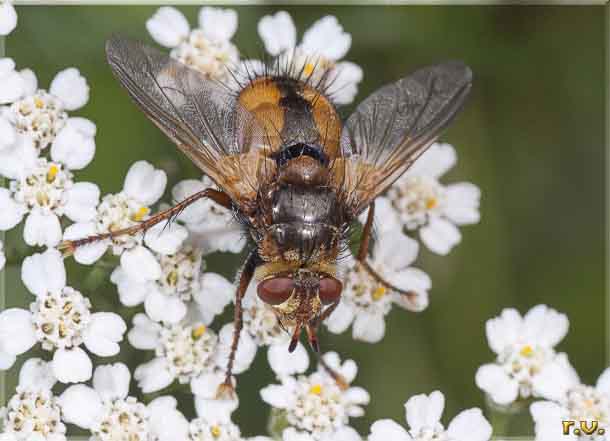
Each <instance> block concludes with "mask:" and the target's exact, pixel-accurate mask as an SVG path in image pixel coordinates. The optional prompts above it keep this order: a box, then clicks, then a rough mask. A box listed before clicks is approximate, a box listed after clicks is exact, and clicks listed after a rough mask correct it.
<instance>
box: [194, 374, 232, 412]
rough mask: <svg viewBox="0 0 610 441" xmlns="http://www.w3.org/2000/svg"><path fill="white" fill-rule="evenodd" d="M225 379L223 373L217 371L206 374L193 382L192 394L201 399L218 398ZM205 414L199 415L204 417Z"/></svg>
mask: <svg viewBox="0 0 610 441" xmlns="http://www.w3.org/2000/svg"><path fill="white" fill-rule="evenodd" d="M224 379H225V375H224V373H223V372H221V371H219V370H217V371H214V372H204V373H203V374H201V375H200V376H198V377H197V378H195V379H194V380H193V381H191V392H193V395H195V396H196V397H200V398H206V399H212V398H214V397H216V393H217V392H218V386H220V385H221V384H222V383H223V382H224ZM202 415H203V414H201V413H200V414H199V416H202Z"/></svg>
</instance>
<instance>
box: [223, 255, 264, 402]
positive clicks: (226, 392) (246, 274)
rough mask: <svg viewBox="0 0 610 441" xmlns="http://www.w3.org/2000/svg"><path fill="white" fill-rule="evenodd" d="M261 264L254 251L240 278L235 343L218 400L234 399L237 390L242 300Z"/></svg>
mask: <svg viewBox="0 0 610 441" xmlns="http://www.w3.org/2000/svg"><path fill="white" fill-rule="evenodd" d="M258 263H259V257H258V253H257V251H256V250H253V251H252V252H251V253H250V255H249V256H248V258H247V259H246V263H245V264H244V266H243V268H242V270H241V274H240V276H239V284H238V285H237V292H236V293H235V312H234V319H233V324H234V326H235V327H234V329H233V342H232V343H231V353H230V354H229V361H228V363H227V370H226V374H225V381H224V382H223V383H222V384H221V385H220V386H219V387H218V391H217V393H216V396H217V397H218V398H232V397H233V396H234V393H235V390H234V387H233V382H232V376H233V364H234V363H235V354H236V352H237V348H238V346H239V337H240V335H241V330H242V328H243V308H242V300H243V298H244V295H245V294H246V290H247V289H248V285H249V284H250V281H251V280H252V277H253V276H254V270H255V269H256V267H257V265H258Z"/></svg>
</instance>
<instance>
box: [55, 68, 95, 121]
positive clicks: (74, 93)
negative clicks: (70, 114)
mask: <svg viewBox="0 0 610 441" xmlns="http://www.w3.org/2000/svg"><path fill="white" fill-rule="evenodd" d="M49 92H51V94H52V95H55V96H56V97H57V98H59V99H61V100H62V101H63V103H64V107H65V108H66V110H77V109H80V108H81V107H83V106H84V105H85V104H87V101H89V85H88V84H87V80H86V79H85V77H83V76H82V75H81V74H80V72H79V71H78V69H76V68H75V67H70V68H68V69H65V70H62V71H61V72H59V73H58V74H57V75H55V78H53V81H51V87H50V88H49Z"/></svg>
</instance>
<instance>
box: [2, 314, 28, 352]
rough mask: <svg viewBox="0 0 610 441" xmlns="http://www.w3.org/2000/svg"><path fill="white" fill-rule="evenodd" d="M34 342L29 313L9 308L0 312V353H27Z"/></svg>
mask: <svg viewBox="0 0 610 441" xmlns="http://www.w3.org/2000/svg"><path fill="white" fill-rule="evenodd" d="M36 341H37V339H36V332H35V330H34V324H33V323H32V314H31V313H30V311H26V310H25V309H19V308H9V309H5V310H4V311H2V312H0V351H2V352H3V353H6V354H10V355H21V354H23V353H24V352H27V351H29V350H30V348H31V347H32V346H34V344H36Z"/></svg>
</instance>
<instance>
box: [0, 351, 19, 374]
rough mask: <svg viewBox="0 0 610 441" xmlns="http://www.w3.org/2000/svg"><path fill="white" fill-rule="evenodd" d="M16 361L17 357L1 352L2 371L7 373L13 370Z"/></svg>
mask: <svg viewBox="0 0 610 441" xmlns="http://www.w3.org/2000/svg"><path fill="white" fill-rule="evenodd" d="M16 361H17V356H16V355H13V354H9V353H8V352H3V351H2V350H0V371H6V370H8V369H10V368H12V367H13V365H14V364H15V362H16Z"/></svg>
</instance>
